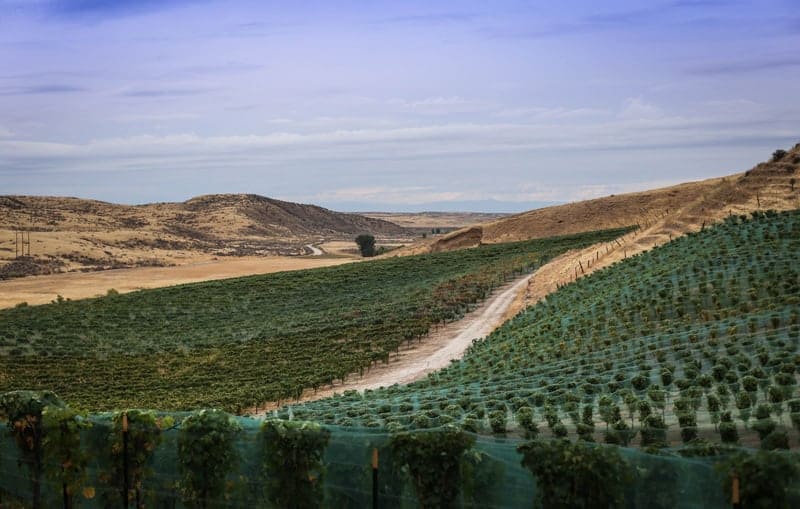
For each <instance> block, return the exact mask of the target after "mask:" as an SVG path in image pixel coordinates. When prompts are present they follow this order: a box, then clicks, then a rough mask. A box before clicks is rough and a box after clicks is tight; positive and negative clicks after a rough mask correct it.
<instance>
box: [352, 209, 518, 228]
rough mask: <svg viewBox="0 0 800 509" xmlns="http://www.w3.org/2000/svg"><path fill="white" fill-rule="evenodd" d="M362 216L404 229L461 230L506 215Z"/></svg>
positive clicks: (389, 214)
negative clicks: (390, 223) (387, 222)
mask: <svg viewBox="0 0 800 509" xmlns="http://www.w3.org/2000/svg"><path fill="white" fill-rule="evenodd" d="M360 214H361V215H362V216H366V217H372V218H375V219H383V220H384V221H389V222H392V223H395V224H399V225H400V226H403V227H405V228H461V227H463V226H468V225H473V224H480V223H488V222H490V221H495V220H497V219H500V218H503V217H505V216H507V215H508V214H494V213H485V212H418V213H404V212H361V213H360Z"/></svg>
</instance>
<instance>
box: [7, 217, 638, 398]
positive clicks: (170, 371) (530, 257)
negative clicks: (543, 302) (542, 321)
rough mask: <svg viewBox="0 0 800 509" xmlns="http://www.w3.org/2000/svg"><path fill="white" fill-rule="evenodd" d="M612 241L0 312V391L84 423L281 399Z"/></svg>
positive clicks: (364, 365) (463, 254) (577, 241)
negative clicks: (29, 393) (52, 401)
mask: <svg viewBox="0 0 800 509" xmlns="http://www.w3.org/2000/svg"><path fill="white" fill-rule="evenodd" d="M627 231H629V230H627V229H617V230H608V231H603V232H595V233H587V234H581V235H573V236H565V237H557V238H552V239H543V240H536V241H529V242H520V243H514V244H505V245H491V246H483V247H480V248H476V249H471V250H466V251H459V252H453V253H440V254H434V255H423V256H416V257H402V258H392V259H387V260H379V261H372V262H369V263H359V264H350V265H343V266H338V267H332V268H323V269H315V270H307V271H297V272H287V273H280V274H270V275H265V276H255V277H247V278H239V279H232V280H224V281H214V282H207V283H199V284H191V285H183V286H177V287H170V288H162V289H156V290H146V291H140V292H135V293H130V294H125V295H110V296H108V297H104V298H97V299H87V300H81V301H63V302H59V303H54V304H50V305H45V306H36V307H19V308H15V309H10V310H4V311H0V392H3V391H7V390H12V389H48V390H53V391H55V392H57V393H58V394H59V395H60V396H61V397H62V398H64V399H65V400H66V401H67V402H69V403H71V404H77V405H80V406H82V407H84V408H87V409H90V410H104V409H111V408H125V407H153V408H159V409H165V410H171V409H191V408H197V407H202V406H214V407H218V408H224V409H227V410H229V411H238V410H240V409H243V408H247V407H252V406H254V405H256V404H257V403H261V402H265V401H274V400H278V399H286V398H291V397H293V396H296V395H297V394H299V393H301V392H302V390H303V389H304V388H308V387H320V386H322V385H325V384H331V383H333V382H334V381H337V380H342V379H344V378H345V377H347V376H348V375H351V374H352V373H356V375H355V376H357V374H358V373H359V372H360V371H363V370H365V369H369V367H370V366H371V365H372V364H373V363H376V362H381V361H386V360H387V359H388V357H389V355H390V354H391V353H392V352H393V351H395V350H397V348H398V347H399V346H400V345H401V344H402V343H403V342H404V341H414V340H418V339H420V338H421V337H422V336H424V335H425V334H426V333H427V331H428V330H429V328H430V327H431V326H432V325H433V324H436V323H438V322H443V321H447V320H454V319H456V318H458V317H459V316H461V315H462V314H463V313H464V312H466V311H467V310H468V309H469V308H470V306H472V305H474V304H475V303H477V302H478V301H480V300H481V299H484V298H485V297H486V296H487V295H488V294H489V293H490V292H491V291H492V289H493V288H495V287H497V286H499V285H501V284H503V283H504V282H505V281H506V280H507V279H509V278H511V277H514V276H515V275H518V274H521V273H524V272H528V271H531V270H533V269H534V268H535V267H536V266H537V265H539V264H541V263H542V262H543V261H545V260H547V259H549V258H551V257H553V256H556V255H558V254H560V253H562V252H564V251H567V250H569V249H572V248H579V247H583V246H587V245H590V244H593V243H595V242H601V241H610V240H611V239H614V238H616V237H618V236H620V235H622V234H624V233H625V232H627Z"/></svg>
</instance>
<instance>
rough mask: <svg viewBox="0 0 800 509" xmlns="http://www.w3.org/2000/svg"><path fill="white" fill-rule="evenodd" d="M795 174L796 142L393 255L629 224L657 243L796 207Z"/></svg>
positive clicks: (799, 166)
mask: <svg viewBox="0 0 800 509" xmlns="http://www.w3.org/2000/svg"><path fill="white" fill-rule="evenodd" d="M798 173H800V143H798V144H797V145H795V147H794V148H792V149H791V150H789V151H785V153H784V154H783V155H782V157H780V158H775V157H773V158H772V159H771V160H770V161H768V162H764V163H760V164H758V165H757V166H755V167H754V168H752V169H750V170H749V171H746V172H744V173H738V174H734V175H729V176H726V177H719V178H712V179H708V180H703V181H698V182H689V183H684V184H679V185H676V186H671V187H665V188H661V189H654V190H650V191H643V192H637V193H627V194H621V195H611V196H606V197H603V198H597V199H593V200H586V201H580V202H575V203H569V204H565V205H557V206H553V207H545V208H541V209H536V210H531V211H529V212H523V213H521V214H515V215H513V216H508V217H504V218H501V219H498V220H496V221H491V222H489V223H484V224H481V225H475V226H469V227H465V228H461V229H459V230H456V231H454V232H451V233H450V234H448V235H445V236H444V237H441V238H435V239H429V240H427V241H423V242H419V243H416V244H414V245H412V246H408V247H406V248H404V249H401V250H398V251H396V252H394V253H393V254H394V255H404V254H418V253H425V252H439V251H450V250H453V249H462V248H465V247H474V246H477V245H480V244H496V243H500V242H514V241H519V240H528V239H536V238H544V237H549V236H552V235H567V234H572V233H579V232H585V231H593V230H599V229H605V228H618V227H621V226H625V225H630V224H639V225H640V226H642V227H643V228H645V227H646V229H647V230H646V232H645V233H646V234H647V237H651V238H650V239H649V240H653V241H655V242H654V243H655V244H660V243H663V242H666V241H668V240H670V239H671V238H673V237H675V236H678V235H681V234H683V233H687V232H689V231H697V230H699V229H701V228H702V227H703V225H704V224H706V225H708V224H710V223H712V222H717V221H719V220H721V219H723V218H724V217H727V216H729V215H731V214H741V213H748V212H751V211H753V210H758V209H761V210H766V209H775V210H790V209H795V208H798V207H800V185H798V184H795V182H796V178H797V175H798Z"/></svg>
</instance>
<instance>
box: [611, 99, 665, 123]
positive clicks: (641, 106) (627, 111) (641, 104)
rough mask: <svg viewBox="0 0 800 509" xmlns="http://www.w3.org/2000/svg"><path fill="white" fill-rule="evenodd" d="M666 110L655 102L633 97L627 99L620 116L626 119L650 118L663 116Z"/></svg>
mask: <svg viewBox="0 0 800 509" xmlns="http://www.w3.org/2000/svg"><path fill="white" fill-rule="evenodd" d="M663 116H664V111H663V110H662V109H661V108H659V107H658V106H656V105H654V104H650V103H648V102H645V100H644V99H642V98H641V97H631V98H628V99H626V100H625V104H624V105H623V107H622V110H621V111H620V112H619V118H621V119H625V120H643V119H644V120H650V119H654V118H661V117H663Z"/></svg>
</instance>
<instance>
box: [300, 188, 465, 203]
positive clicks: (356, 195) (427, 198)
mask: <svg viewBox="0 0 800 509" xmlns="http://www.w3.org/2000/svg"><path fill="white" fill-rule="evenodd" d="M473 197H474V195H470V194H468V193H464V192H461V191H437V190H435V189H433V188H431V187H419V186H417V187H385V186H372V187H350V188H342V189H335V190H332V191H325V192H322V193H317V194H313V195H309V196H305V197H303V198H302V200H301V201H312V202H317V203H320V202H326V203H342V202H362V203H385V204H392V205H419V204H424V203H431V202H451V201H459V200H464V199H471V198H473Z"/></svg>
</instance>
